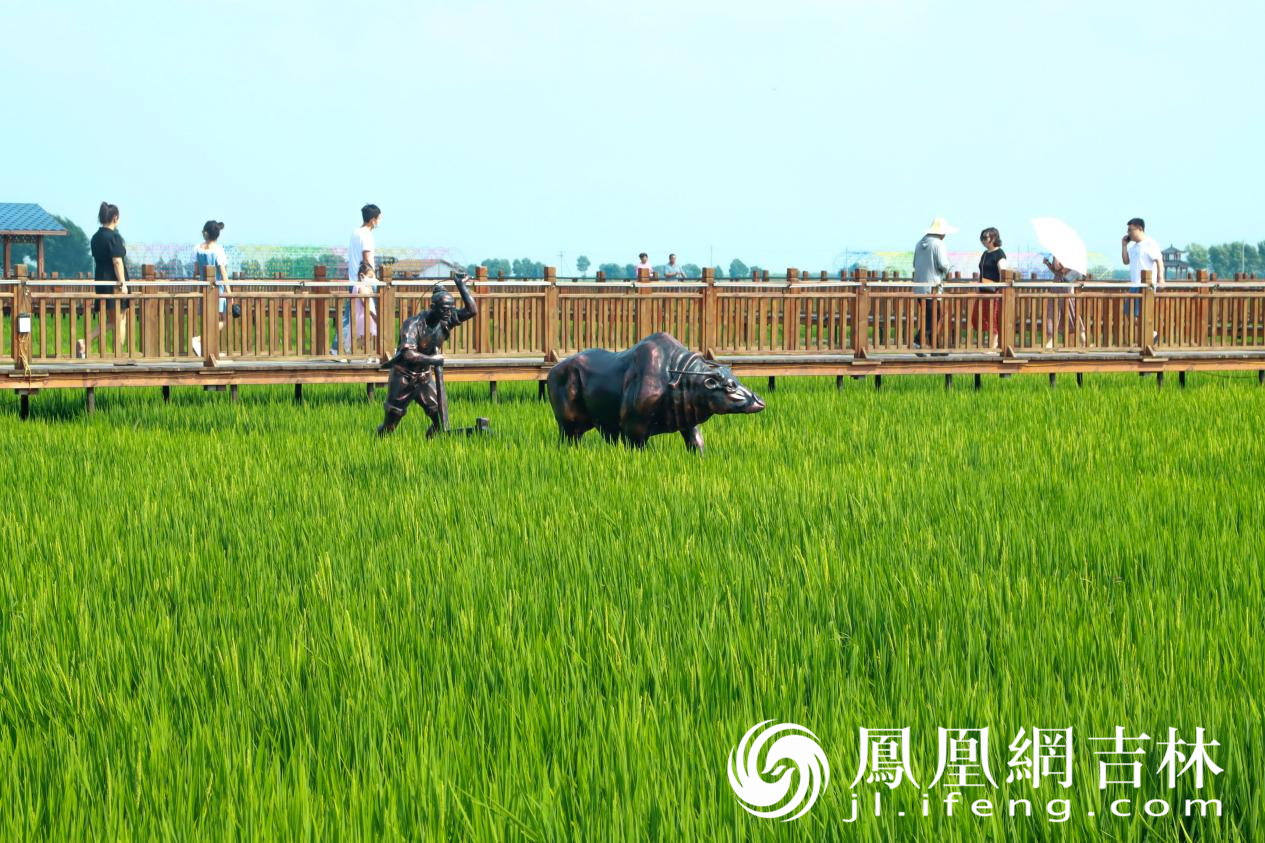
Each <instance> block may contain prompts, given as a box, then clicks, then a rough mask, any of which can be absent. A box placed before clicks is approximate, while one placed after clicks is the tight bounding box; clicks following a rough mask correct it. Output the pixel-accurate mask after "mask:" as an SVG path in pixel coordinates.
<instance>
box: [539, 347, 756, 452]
mask: <svg viewBox="0 0 1265 843" xmlns="http://www.w3.org/2000/svg"><path fill="white" fill-rule="evenodd" d="M548 382H549V402H550V403H551V404H552V405H553V415H554V418H556V419H557V420H558V428H559V430H560V431H561V433H562V435H563V437H564V438H565V439H566V440H567V441H569V442H578V441H579V440H580V437H581V436H583V435H584V433H585V431H587V430H589V429H590V428H594V427H596V428H597V429H598V430H599V431H601V433H602V436H603V437H604V438H605V439H606V441H608V442H614V441H615V440H617V439H621V440H623V441H624V442H626V443H628V444H629V445H631V446H633V447H635V448H640V447H643V446H644V445H645V444H646V440H647V439H649V438H650V437H651V436H657V435H659V434H660V433H680V434H681V436H682V438H684V439H685V447H687V448H688V449H689V450H691V451H696V452H700V453H701V452H702V450H703V434H702V433H701V432H699V429H698V426H699V425H700V424H702V423H703V422H705V421H707V420H708V419H709V418H711V417H712V416H717V415H723V414H726V413H758V412H760V411H761V410H763V409H764V402H763V401H761V400H760V398H759V396H757V395H756V394H755V393H754V392H752V391H751V390H749V389H747V388H746V387H745V386H743V385H742V384H740V383H738V381H737V380H736V379H735V378H734V375H733V372H732V371H730V369H729V367H728V366H722V365H720V364H718V363H714V362H712V361H710V360H707V359H705V358H704V357H703V356H702V355H701V354H698V353H697V352H692V351H690V350H689V349H687V348H686V347H685V346H683V345H681V343H680V342H678V341H677V339H676V337H674V336H672V335H671V334H664V333H658V334H651V335H650V336H648V337H646V338H645V339H644V340H642V341H641V342H639V343H637V344H636V345H634V346H633V347H632V348H630V349H628V350H626V351H620V352H613V351H607V350H605V349H602V348H591V349H589V350H588V351H582V352H580V353H579V354H575V355H572V356H571V357H568V358H567V359H566V360H563V361H562V362H561V363H559V364H558V365H556V366H554V367H553V368H552V369H550V370H549V381H548Z"/></svg>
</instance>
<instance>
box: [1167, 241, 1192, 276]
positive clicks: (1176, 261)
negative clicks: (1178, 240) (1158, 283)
mask: <svg viewBox="0 0 1265 843" xmlns="http://www.w3.org/2000/svg"><path fill="white" fill-rule="evenodd" d="M1161 254H1163V255H1164V280H1165V281H1183V280H1185V278H1186V273H1188V272H1190V264H1188V263H1186V261H1185V260H1183V258H1184V257H1185V256H1186V253H1185V252H1183V251H1182V250H1181V249H1179V248H1177V247H1176V246H1169V247H1168V248H1167V249H1165V250H1164V251H1163V252H1162V253H1161Z"/></svg>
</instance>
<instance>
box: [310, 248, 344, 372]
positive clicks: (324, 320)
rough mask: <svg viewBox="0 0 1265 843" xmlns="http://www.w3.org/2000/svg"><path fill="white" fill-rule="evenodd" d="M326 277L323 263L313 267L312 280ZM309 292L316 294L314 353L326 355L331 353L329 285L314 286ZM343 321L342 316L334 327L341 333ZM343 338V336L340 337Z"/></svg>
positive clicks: (313, 319) (314, 303)
mask: <svg viewBox="0 0 1265 843" xmlns="http://www.w3.org/2000/svg"><path fill="white" fill-rule="evenodd" d="M325 279H326V269H325V267H324V266H323V265H317V266H314V267H312V280H313V281H315V282H317V283H318V284H319V283H322V282H324V281H325ZM309 292H310V293H311V294H312V295H313V296H316V298H315V299H313V301H312V353H313V354H315V355H326V354H329V353H330V348H329V299H328V298H327V293H328V292H329V288H327V287H312V288H311V289H310V290H309ZM342 329H343V323H342V319H341V317H340V318H339V321H338V326H337V327H336V328H335V329H334V330H336V331H338V332H339V333H341V332H342ZM340 339H341V337H340ZM344 352H345V349H339V353H340V354H341V353H344Z"/></svg>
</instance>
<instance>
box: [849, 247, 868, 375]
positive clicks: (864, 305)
mask: <svg viewBox="0 0 1265 843" xmlns="http://www.w3.org/2000/svg"><path fill="white" fill-rule="evenodd" d="M852 280H853V281H856V282H857V284H858V286H857V287H856V300H855V302H854V303H853V306H852V356H853V358H854V359H857V360H864V359H865V358H866V357H868V356H869V345H870V288H869V286H868V285H867V284H866V279H865V276H863V275H862V274H861V270H860V269H859V268H858V269H854V270H852Z"/></svg>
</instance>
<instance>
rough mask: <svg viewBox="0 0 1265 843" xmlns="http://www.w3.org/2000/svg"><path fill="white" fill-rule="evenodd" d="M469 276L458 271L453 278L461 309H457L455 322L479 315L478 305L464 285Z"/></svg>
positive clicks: (459, 322) (458, 322)
mask: <svg viewBox="0 0 1265 843" xmlns="http://www.w3.org/2000/svg"><path fill="white" fill-rule="evenodd" d="M468 277H469V276H468V275H466V274H465V273H464V272H458V273H457V276H456V278H454V279H453V280H454V281H455V282H456V284H457V292H458V293H459V294H460V295H461V309H460V310H458V311H457V314H456V315H457V324H461V323H462V322H466V321H469V320H471V319H473V318H474V317H476V316H478V315H479V305H478V304H476V303H475V301H474V296H472V295H470V288H469V287H467V286H466V278H468Z"/></svg>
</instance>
